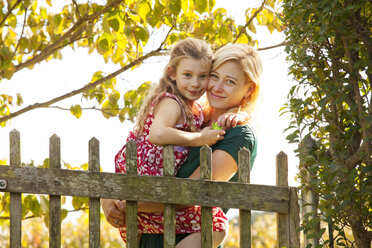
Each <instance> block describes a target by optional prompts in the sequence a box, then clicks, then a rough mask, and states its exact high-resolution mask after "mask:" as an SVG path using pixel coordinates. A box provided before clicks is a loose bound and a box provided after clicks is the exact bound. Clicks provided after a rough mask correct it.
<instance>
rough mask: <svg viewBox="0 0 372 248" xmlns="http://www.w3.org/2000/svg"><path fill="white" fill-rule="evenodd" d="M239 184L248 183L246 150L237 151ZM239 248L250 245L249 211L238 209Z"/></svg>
mask: <svg viewBox="0 0 372 248" xmlns="http://www.w3.org/2000/svg"><path fill="white" fill-rule="evenodd" d="M238 158H239V182H241V183H250V170H251V159H250V152H249V150H248V149H246V148H243V149H241V150H240V151H239V157H238ZM239 231H240V235H239V237H240V247H241V248H243V247H244V248H245V247H247V248H250V247H251V245H252V238H251V237H252V234H251V211H250V210H243V209H239Z"/></svg>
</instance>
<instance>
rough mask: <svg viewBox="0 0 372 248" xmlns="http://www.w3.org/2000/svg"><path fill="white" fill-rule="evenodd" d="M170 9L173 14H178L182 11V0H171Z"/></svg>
mask: <svg viewBox="0 0 372 248" xmlns="http://www.w3.org/2000/svg"><path fill="white" fill-rule="evenodd" d="M169 9H170V11H171V13H172V14H173V15H175V16H178V14H179V13H180V11H181V0H171V1H170V2H169Z"/></svg>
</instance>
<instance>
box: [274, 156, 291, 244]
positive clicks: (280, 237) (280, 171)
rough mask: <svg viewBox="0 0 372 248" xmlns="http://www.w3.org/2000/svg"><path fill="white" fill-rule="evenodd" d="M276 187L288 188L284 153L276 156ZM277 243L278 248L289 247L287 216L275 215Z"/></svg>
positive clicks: (286, 158)
mask: <svg viewBox="0 0 372 248" xmlns="http://www.w3.org/2000/svg"><path fill="white" fill-rule="evenodd" d="M276 185H277V186H288V156H287V154H285V153H284V152H279V153H278V155H276ZM276 216H277V217H276V219H277V226H278V228H277V242H278V245H279V247H289V214H288V213H277V215H276Z"/></svg>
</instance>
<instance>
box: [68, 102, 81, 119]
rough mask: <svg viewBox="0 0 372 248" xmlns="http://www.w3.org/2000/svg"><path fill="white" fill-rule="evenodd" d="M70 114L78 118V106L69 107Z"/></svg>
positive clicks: (79, 111)
mask: <svg viewBox="0 0 372 248" xmlns="http://www.w3.org/2000/svg"><path fill="white" fill-rule="evenodd" d="M70 111H71V114H73V115H74V116H75V117H76V118H78V119H79V118H80V116H81V114H82V111H81V107H80V105H78V104H77V105H72V106H71V107H70Z"/></svg>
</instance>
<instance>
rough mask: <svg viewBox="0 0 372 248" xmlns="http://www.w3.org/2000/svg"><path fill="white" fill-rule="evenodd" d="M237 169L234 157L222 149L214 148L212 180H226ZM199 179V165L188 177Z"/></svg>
mask: <svg viewBox="0 0 372 248" xmlns="http://www.w3.org/2000/svg"><path fill="white" fill-rule="evenodd" d="M237 170H238V165H237V164H236V162H235V159H234V158H233V157H232V156H231V155H230V154H229V153H228V152H225V151H223V150H215V151H214V152H213V153H212V180H214V181H226V182H227V181H228V180H229V179H230V178H231V177H233V176H234V174H235V173H236V171H237ZM189 178H192V179H200V166H199V167H198V168H197V169H196V170H195V171H194V173H192V175H191V176H190V177H189Z"/></svg>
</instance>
